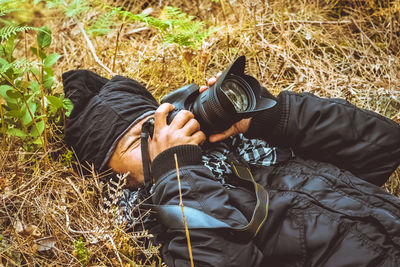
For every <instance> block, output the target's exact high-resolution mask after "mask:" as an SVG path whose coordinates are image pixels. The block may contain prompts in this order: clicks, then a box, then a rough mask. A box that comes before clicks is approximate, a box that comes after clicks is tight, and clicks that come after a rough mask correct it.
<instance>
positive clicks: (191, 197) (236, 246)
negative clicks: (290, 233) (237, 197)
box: [152, 145, 262, 267]
mask: <svg viewBox="0 0 400 267" xmlns="http://www.w3.org/2000/svg"><path fill="white" fill-rule="evenodd" d="M174 154H176V155H177V159H178V164H179V174H180V182H181V192H182V199H183V204H184V206H185V207H190V208H194V209H196V210H199V211H201V212H204V213H205V214H207V215H210V216H212V217H213V218H216V219H218V220H220V221H223V222H225V223H227V224H228V225H233V226H237V225H246V224H247V223H248V222H247V220H246V218H245V217H244V215H243V214H242V213H241V212H240V211H239V210H237V209H236V208H235V207H233V206H232V205H231V204H230V201H229V196H228V194H227V193H226V192H225V190H224V188H223V186H222V185H221V184H220V183H219V182H217V181H216V180H215V179H214V178H213V176H212V173H211V172H210V171H209V170H208V169H207V168H206V167H204V166H203V165H202V164H201V150H200V148H199V147H198V146H195V145H183V146H177V147H174V148H170V149H168V150H166V151H164V152H162V153H161V154H160V155H158V156H157V157H156V158H155V159H154V161H153V163H152V174H153V178H154V179H155V180H156V183H155V187H154V192H153V195H152V202H153V204H155V205H179V186H178V180H177V173H176V168H175V160H174ZM185 216H188V214H185ZM189 216H190V215H189ZM187 219H196V218H187ZM188 221H189V220H188ZM168 224H170V223H165V224H164V225H166V226H165V228H166V231H164V232H163V233H162V234H160V235H159V236H157V237H156V238H157V239H158V240H160V241H161V243H162V249H161V252H162V255H163V260H164V261H165V263H166V264H167V265H168V266H170V267H173V266H185V267H186V266H190V258H189V252H188V244H187V240H186V236H185V230H184V228H182V227H181V228H179V227H170V226H169V225H168ZM189 227H190V225H189ZM189 234H190V242H191V249H192V253H193V260H194V263H195V266H258V264H259V262H260V261H261V260H262V253H261V252H260V250H259V249H258V248H257V247H256V246H255V245H254V244H253V242H252V241H242V240H240V239H238V238H235V234H234V233H233V232H231V231H229V230H228V229H215V228H208V229H207V228H204V229H189ZM239 251H240V253H238V252H239Z"/></svg>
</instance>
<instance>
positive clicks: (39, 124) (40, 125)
mask: <svg viewBox="0 0 400 267" xmlns="http://www.w3.org/2000/svg"><path fill="white" fill-rule="evenodd" d="M36 126H37V128H38V129H36ZM36 126H35V124H33V126H32V130H31V136H32V137H34V138H36V137H39V136H41V135H42V133H43V131H44V121H43V120H40V121H38V122H36ZM38 130H39V133H38ZM39 141H40V140H39ZM39 144H41V143H39Z"/></svg>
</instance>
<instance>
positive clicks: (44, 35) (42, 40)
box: [36, 26, 51, 48]
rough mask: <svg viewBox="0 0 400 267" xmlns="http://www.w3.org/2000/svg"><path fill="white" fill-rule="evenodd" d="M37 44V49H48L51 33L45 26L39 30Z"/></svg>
mask: <svg viewBox="0 0 400 267" xmlns="http://www.w3.org/2000/svg"><path fill="white" fill-rule="evenodd" d="M36 39H37V42H38V46H39V48H45V47H49V46H50V44H51V31H50V29H49V28H48V27H47V26H43V27H42V28H40V29H39V32H38V34H37V37H36Z"/></svg>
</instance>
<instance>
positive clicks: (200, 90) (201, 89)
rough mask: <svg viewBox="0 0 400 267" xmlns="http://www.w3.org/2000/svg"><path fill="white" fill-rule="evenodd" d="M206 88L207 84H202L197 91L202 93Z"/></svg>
mask: <svg viewBox="0 0 400 267" xmlns="http://www.w3.org/2000/svg"><path fill="white" fill-rule="evenodd" d="M207 89H208V86H207V85H202V86H200V88H199V92H200V94H201V93H203V92H204V91H205V90H207Z"/></svg>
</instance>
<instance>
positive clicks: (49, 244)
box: [35, 236, 56, 252]
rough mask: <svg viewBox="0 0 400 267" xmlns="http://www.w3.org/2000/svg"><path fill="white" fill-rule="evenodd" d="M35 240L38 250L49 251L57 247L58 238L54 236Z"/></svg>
mask: <svg viewBox="0 0 400 267" xmlns="http://www.w3.org/2000/svg"><path fill="white" fill-rule="evenodd" d="M35 242H36V244H37V251H38V252H43V251H48V250H51V249H53V248H55V247H56V239H55V238H54V237H52V236H48V237H44V238H41V239H37V240H35Z"/></svg>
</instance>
